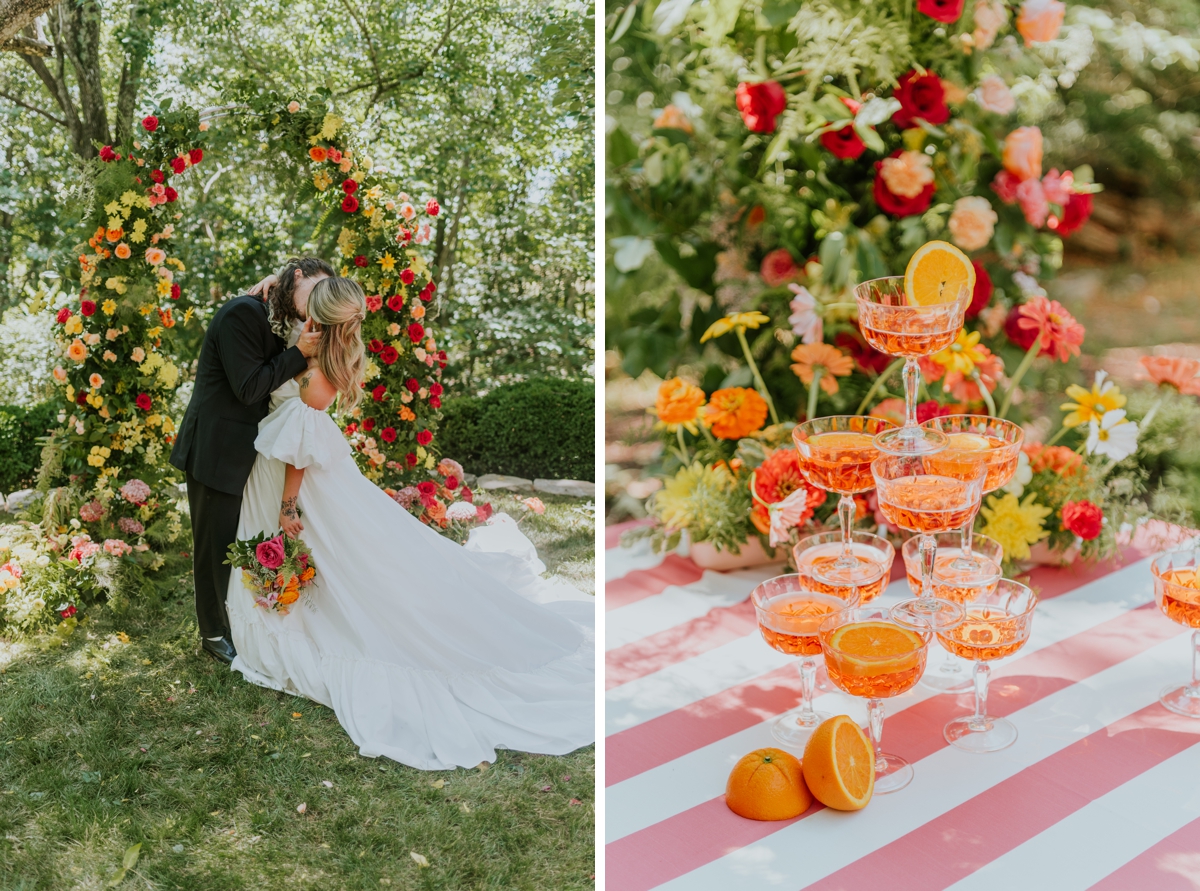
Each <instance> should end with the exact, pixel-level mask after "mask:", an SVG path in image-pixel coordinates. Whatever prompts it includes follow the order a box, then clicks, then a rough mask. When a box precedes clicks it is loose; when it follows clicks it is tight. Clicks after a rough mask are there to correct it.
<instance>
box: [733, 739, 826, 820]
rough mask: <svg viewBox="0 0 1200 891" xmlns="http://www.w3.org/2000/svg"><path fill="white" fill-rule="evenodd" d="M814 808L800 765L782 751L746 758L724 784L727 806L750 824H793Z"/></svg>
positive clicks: (759, 752)
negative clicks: (781, 821) (766, 822)
mask: <svg viewBox="0 0 1200 891" xmlns="http://www.w3.org/2000/svg"><path fill="white" fill-rule="evenodd" d="M811 804H812V793H810V792H809V791H808V786H806V785H805V784H804V772H803V770H802V769H801V767H800V761H799V759H797V758H796V756H795V755H793V754H791V753H790V752H785V751H783V749H774V748H768V749H756V750H754V751H753V752H751V753H750V754H749V755H746V756H744V757H743V758H742V759H741V760H739V761H738V763H737V764H735V765H734V766H733V770H731V771H730V772H729V780H728V781H727V782H726V783H725V806H726V807H728V808H729V809H730V810H731V811H733V812H734V813H735V814H737V815H738V816H739V817H745V818H746V819H748V820H790V819H792V817H798V816H800V815H801V814H802V813H804V812H805V811H806V810H808V808H809V805H811Z"/></svg>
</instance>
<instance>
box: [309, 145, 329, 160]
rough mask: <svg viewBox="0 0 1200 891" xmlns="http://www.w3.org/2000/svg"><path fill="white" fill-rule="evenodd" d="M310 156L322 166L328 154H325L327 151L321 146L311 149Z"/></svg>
mask: <svg viewBox="0 0 1200 891" xmlns="http://www.w3.org/2000/svg"><path fill="white" fill-rule="evenodd" d="M308 156H309V157H310V158H312V159H313V160H314V161H316V162H317V163H318V164H320V163H321V162H322V161H324V160H325V156H326V152H325V149H323V148H322V147H321V146H319V145H314V146H313V147H312V148H310V149H309V150H308Z"/></svg>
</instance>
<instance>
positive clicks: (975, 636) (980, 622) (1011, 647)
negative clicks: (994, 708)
mask: <svg viewBox="0 0 1200 891" xmlns="http://www.w3.org/2000/svg"><path fill="white" fill-rule="evenodd" d="M1035 606H1037V595H1036V594H1034V593H1033V592H1032V591H1031V590H1029V588H1027V587H1026V586H1025V585H1022V584H1021V583H1020V582H1014V581H1012V580H1011V579H1001V580H1000V582H999V583H998V584H997V585H996V588H995V590H994V591H992V592H991V593H990V594H980V595H979V596H977V597H976V598H975V599H974V600H972V601H970V602H969V603H967V617H966V619H964V620H963V623H962V624H961V625H957V626H955V627H954V628H951V629H950V630H948V631H939V632H938V634H937V636H938V640H939V641H941V644H942V646H943V647H945V648H946V649H947V650H949V651H950V652H951V653H954V654H955V655H958V656H962V657H963V658H964V659H971V660H973V661H974V662H975V711H974V713H973V714H970V715H964V716H963V717H961V718H955V719H954V720H953V721H951V722H950V723H949V724H947V725H946V728H945V729H944V730H943V731H942V734H943V735H944V736H945V737H946V742H948V743H950V745H952V746H955V747H956V748H959V749H963V750H964V751H967V752H998V751H1000V750H1001V749H1006V748H1008V747H1009V746H1011V745H1012V744H1013V743H1014V742H1016V741H1017V728H1016V727H1015V726H1014V725H1013V723H1012V722H1011V721H1009V720H1008V719H1007V718H996V717H993V716H991V715H989V714H988V713H987V695H988V680H989V679H990V678H991V674H992V666H991V663H992V662H994V661H995V660H997V659H1003V658H1004V657H1005V656H1011V655H1012V654H1013V653H1015V652H1016V651H1017V650H1019V649H1021V647H1023V646H1025V641H1027V640H1029V629H1030V626H1032V625H1033V608H1034V607H1035Z"/></svg>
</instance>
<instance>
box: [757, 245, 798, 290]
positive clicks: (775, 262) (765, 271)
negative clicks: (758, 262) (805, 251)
mask: <svg viewBox="0 0 1200 891" xmlns="http://www.w3.org/2000/svg"><path fill="white" fill-rule="evenodd" d="M758 274H759V275H760V276H762V280H763V281H764V282H766V284H767V286H768V287H771V288H778V287H779V286H780V285H782V284H784V283H786V282H790V281H791V280H792V279H794V278H797V277H798V276H799V275H800V267H799V266H797V265H796V262H795V261H794V260H793V259H792V255H791V254H789V253H788V252H787V249H786V248H775V250H773V251H771V252H770V253H769V254H767V255H766V256H765V257H763V259H762V266H761V267H759V271H758Z"/></svg>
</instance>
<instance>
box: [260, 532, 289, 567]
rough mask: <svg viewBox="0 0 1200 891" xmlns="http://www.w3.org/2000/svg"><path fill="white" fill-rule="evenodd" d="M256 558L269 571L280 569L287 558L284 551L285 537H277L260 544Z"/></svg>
mask: <svg viewBox="0 0 1200 891" xmlns="http://www.w3.org/2000/svg"><path fill="white" fill-rule="evenodd" d="M254 556H255V558H257V560H258V562H259V563H261V564H262V565H263V566H265V567H266V568H267V569H278V568H279V567H280V566H282V565H283V561H284V558H285V557H286V556H287V555H286V553H285V552H284V549H283V536H282V535H276V536H275V537H274V538H272V539H269V540H267V541H264V542H260V543H259V545H258V547H256V548H255V549H254Z"/></svg>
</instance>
